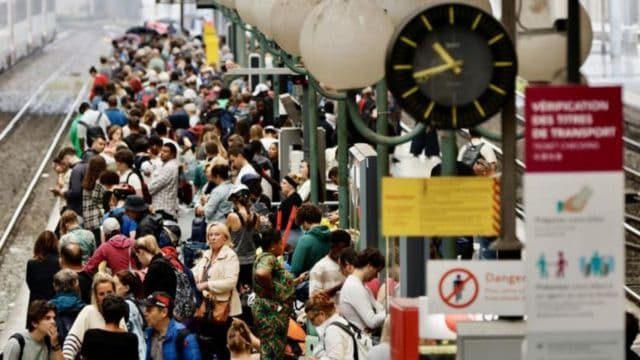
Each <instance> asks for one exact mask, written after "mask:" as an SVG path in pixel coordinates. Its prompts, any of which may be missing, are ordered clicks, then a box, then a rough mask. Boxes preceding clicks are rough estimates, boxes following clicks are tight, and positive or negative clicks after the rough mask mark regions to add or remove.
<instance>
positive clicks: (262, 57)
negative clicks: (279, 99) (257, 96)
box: [259, 46, 267, 84]
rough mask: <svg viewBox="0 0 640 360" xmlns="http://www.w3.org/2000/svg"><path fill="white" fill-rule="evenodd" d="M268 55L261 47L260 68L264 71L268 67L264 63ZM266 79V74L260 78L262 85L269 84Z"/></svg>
mask: <svg viewBox="0 0 640 360" xmlns="http://www.w3.org/2000/svg"><path fill="white" fill-rule="evenodd" d="M266 53H267V51H266V50H265V49H264V47H263V46H260V68H262V69H264V68H266V67H267V65H266V64H265V62H264V57H265V54H266ZM266 78H267V77H266V76H265V75H264V74H260V77H259V79H260V80H259V81H260V83H261V84H266V83H267V81H266Z"/></svg>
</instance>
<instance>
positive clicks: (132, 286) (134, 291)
mask: <svg viewBox="0 0 640 360" xmlns="http://www.w3.org/2000/svg"><path fill="white" fill-rule="evenodd" d="M116 276H117V277H118V280H119V281H120V283H122V285H127V286H128V287H129V294H131V295H133V297H134V298H136V299H138V300H141V299H143V298H144V291H143V287H142V281H140V277H139V276H138V275H136V274H135V273H134V272H131V271H129V270H120V271H118V272H117V273H116Z"/></svg>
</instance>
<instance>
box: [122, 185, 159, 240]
mask: <svg viewBox="0 0 640 360" xmlns="http://www.w3.org/2000/svg"><path fill="white" fill-rule="evenodd" d="M124 210H125V212H126V213H127V216H128V217H129V218H130V219H131V220H133V221H135V222H136V224H138V227H137V228H136V238H139V237H142V236H146V235H153V236H156V237H157V236H158V235H159V234H160V230H161V228H160V225H159V224H158V220H157V218H156V217H155V216H154V215H153V214H151V212H149V205H147V203H146V202H144V199H143V198H142V197H140V196H137V195H129V196H127V199H126V201H125V203H124Z"/></svg>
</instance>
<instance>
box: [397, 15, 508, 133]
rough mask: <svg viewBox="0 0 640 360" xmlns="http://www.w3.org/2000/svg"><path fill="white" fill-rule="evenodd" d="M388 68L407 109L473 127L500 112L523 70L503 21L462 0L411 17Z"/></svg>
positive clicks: (429, 119)
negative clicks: (519, 72)
mask: <svg viewBox="0 0 640 360" xmlns="http://www.w3.org/2000/svg"><path fill="white" fill-rule="evenodd" d="M386 67H387V68H386V73H387V84H388V86H389V90H391V92H392V94H393V95H394V96H395V98H396V100H397V101H398V103H399V104H400V105H401V106H402V108H403V109H404V110H405V111H406V112H408V113H409V114H410V115H412V116H413V117H414V118H415V119H416V120H417V121H420V122H424V123H427V124H431V125H433V126H434V127H436V128H439V129H457V128H468V127H474V126H476V125H478V124H480V123H482V122H484V121H486V120H487V119H489V118H490V117H492V116H493V115H495V114H496V113H498V112H499V111H500V110H501V109H502V106H503V105H504V103H505V101H506V100H507V98H508V97H509V95H510V94H512V93H513V91H514V87H515V79H516V74H517V72H518V71H517V70H518V69H517V60H516V52H515V49H514V47H513V43H512V42H511V40H510V38H509V35H508V34H507V33H506V31H505V29H504V28H503V27H502V25H501V24H500V23H499V22H498V21H497V20H496V19H495V18H494V17H493V16H492V15H490V14H488V13H486V12H484V11H482V10H480V9H478V8H475V7H472V6H468V5H463V4H450V5H441V6H435V7H431V8H429V9H426V10H424V11H423V12H421V13H419V14H418V15H417V16H415V17H414V18H412V19H411V20H409V22H408V23H407V24H406V25H405V26H404V27H402V28H401V29H400V30H399V31H398V32H397V33H396V35H395V37H394V41H393V42H392V45H391V47H390V49H389V53H388V54H387V64H386Z"/></svg>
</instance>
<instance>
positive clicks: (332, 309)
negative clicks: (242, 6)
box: [3, 34, 396, 360]
mask: <svg viewBox="0 0 640 360" xmlns="http://www.w3.org/2000/svg"><path fill="white" fill-rule="evenodd" d="M112 44H113V48H112V50H111V53H110V54H108V55H106V56H104V57H102V58H101V59H100V65H98V66H97V67H92V68H91V69H90V74H91V76H92V78H93V86H92V87H91V92H90V94H89V97H88V99H87V101H86V102H84V103H82V104H81V105H80V106H79V109H78V114H77V116H76V118H75V119H74V120H73V123H72V125H71V130H70V138H69V143H70V145H69V146H66V147H63V148H62V149H61V150H60V151H59V153H58V154H57V156H56V158H55V159H54V164H53V165H54V170H55V172H56V173H57V174H58V177H57V182H56V186H55V187H54V188H52V189H51V192H52V194H53V195H54V196H56V197H58V198H59V200H60V202H61V204H62V211H61V214H60V221H59V225H58V227H57V228H56V229H55V231H43V232H42V233H41V234H40V236H38V238H37V239H36V241H35V244H34V250H33V258H32V259H31V260H29V262H28V264H27V270H26V278H27V284H28V287H29V290H30V296H29V309H28V314H27V319H26V322H27V328H26V330H24V331H21V332H18V333H16V334H14V335H13V336H11V338H10V339H9V340H8V342H7V344H6V346H5V348H4V353H3V359H10V360H16V359H36V360H44V359H67V360H72V359H78V358H82V359H89V360H94V359H111V358H113V357H114V356H118V357H119V358H122V359H123V360H125V359H165V360H167V359H208V360H211V359H250V358H262V359H287V358H291V359H297V358H299V357H306V358H308V359H341V360H342V359H365V358H369V359H386V358H390V351H389V346H388V326H389V324H388V315H387V312H386V310H385V307H384V306H382V305H381V303H380V302H379V301H378V300H381V299H382V298H383V297H384V295H383V294H382V293H383V292H385V291H381V290H380V287H381V285H382V286H383V287H385V286H387V285H389V286H394V287H395V286H396V285H395V284H387V283H386V282H383V283H384V284H381V282H380V281H379V280H378V278H379V273H380V271H381V270H382V269H383V268H384V267H385V258H384V257H383V255H382V254H381V253H380V252H379V251H378V250H377V249H373V248H368V249H364V250H361V251H356V247H355V246H354V239H353V236H352V233H350V232H347V231H344V230H340V229H338V226H337V225H338V224H337V220H338V216H337V215H336V214H335V213H325V212H324V211H323V210H322V209H321V208H320V207H318V206H316V205H314V204H312V203H310V202H309V198H310V188H311V186H310V180H309V172H310V171H309V163H307V162H305V161H303V162H302V163H301V165H300V170H299V171H298V172H295V173H290V174H280V166H279V164H278V134H279V129H280V127H282V126H287V125H290V124H289V123H288V121H289V120H288V119H287V118H286V116H285V117H277V116H274V111H273V101H274V100H273V94H272V93H271V91H270V90H269V87H268V86H266V85H265V84H260V85H258V86H256V87H255V89H249V88H247V86H248V82H247V81H246V80H245V79H243V78H238V79H235V80H234V81H232V82H231V83H230V84H226V83H225V82H223V81H222V74H223V73H224V72H225V71H227V70H229V69H231V68H233V67H234V66H235V64H234V63H233V61H232V54H230V53H229V52H228V48H227V47H226V46H223V47H222V48H221V58H222V59H223V61H224V63H223V65H222V66H219V67H218V66H216V65H215V64H207V63H206V60H205V57H204V53H205V52H204V51H203V48H202V43H201V42H200V41H199V40H198V39H188V38H186V37H184V36H182V35H167V34H165V35H159V34H158V35H152V36H144V37H138V38H135V39H134V38H133V37H123V38H121V39H118V40H114V41H113V43H112ZM329 104H330V103H326V104H324V105H323V106H322V108H321V109H318V111H320V112H321V113H322V114H324V115H326V116H325V117H324V118H323V122H326V123H327V124H326V125H327V126H329V127H331V126H332V127H333V128H334V129H335V116H334V115H333V114H332V112H333V109H332V106H331V105H329ZM324 175H326V176H328V177H329V179H330V180H329V181H328V183H333V184H334V185H336V184H337V169H335V168H334V169H330V171H328V173H327V174H324ZM275 202H277V203H279V205H278V206H272V204H273V203H275ZM189 211H193V213H195V216H196V217H195V219H194V220H193V224H192V229H191V236H190V237H189V239H186V238H185V237H184V236H182V233H183V232H184V229H181V228H180V226H179V225H178V224H179V222H178V221H179V218H180V216H181V215H183V214H185V213H188V212H189ZM385 294H386V292H385ZM379 296H381V297H382V298H379ZM385 324H386V325H385ZM383 325H384V326H383ZM383 328H385V331H383ZM310 339H316V340H315V342H314V341H313V340H310ZM305 343H306V344H305Z"/></svg>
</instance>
